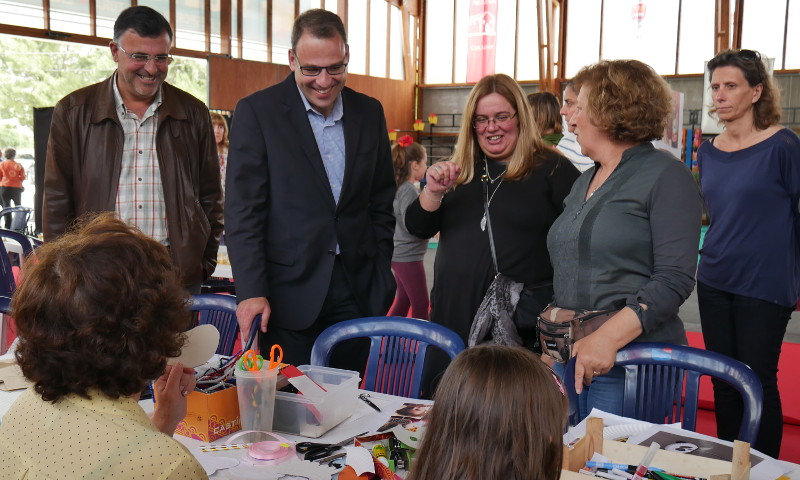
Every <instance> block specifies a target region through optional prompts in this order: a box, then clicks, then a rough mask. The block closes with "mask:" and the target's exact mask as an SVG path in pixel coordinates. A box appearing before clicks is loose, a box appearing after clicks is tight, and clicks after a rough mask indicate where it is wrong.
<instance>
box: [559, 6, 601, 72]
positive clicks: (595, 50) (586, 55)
mask: <svg viewBox="0 0 800 480" xmlns="http://www.w3.org/2000/svg"><path fill="white" fill-rule="evenodd" d="M600 5H601V4H600V2H597V1H595V0H570V2H569V9H568V10H567V45H566V47H567V48H566V50H567V58H566V62H567V65H566V67H567V68H566V70H565V71H566V75H567V78H572V77H574V76H575V74H576V73H578V70H580V69H581V67H584V66H586V65H589V64H591V63H595V62H597V60H598V59H599V55H600V50H599V45H600Z"/></svg>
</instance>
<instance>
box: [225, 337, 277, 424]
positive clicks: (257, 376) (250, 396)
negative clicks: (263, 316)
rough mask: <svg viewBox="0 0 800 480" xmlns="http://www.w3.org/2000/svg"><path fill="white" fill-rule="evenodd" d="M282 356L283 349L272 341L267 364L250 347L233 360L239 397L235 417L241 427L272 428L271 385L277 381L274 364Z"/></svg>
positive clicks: (273, 394) (273, 393) (273, 405)
mask: <svg viewBox="0 0 800 480" xmlns="http://www.w3.org/2000/svg"><path fill="white" fill-rule="evenodd" d="M276 350H277V352H278V355H277V358H276V355H275V352H276ZM282 359H283V349H282V348H281V347H280V345H273V346H272V349H271V350H270V360H269V364H267V365H265V362H264V359H263V358H261V356H260V355H256V354H255V352H253V351H252V350H248V351H247V352H245V353H244V355H243V356H242V358H241V359H239V361H238V362H237V368H236V369H235V370H234V372H235V374H234V375H235V377H236V391H237V396H238V399H239V418H240V419H241V426H242V428H243V429H244V430H256V431H263V432H269V431H271V430H272V419H273V411H274V408H275V387H276V384H277V381H278V368H277V367H278V365H279V364H280V362H281V360H282ZM265 367H266V368H265Z"/></svg>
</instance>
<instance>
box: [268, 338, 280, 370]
mask: <svg viewBox="0 0 800 480" xmlns="http://www.w3.org/2000/svg"><path fill="white" fill-rule="evenodd" d="M275 350H277V351H278V358H277V360H276V359H275ZM281 360H283V348H281V346H280V345H278V344H277V343H276V344H274V345H273V346H272V348H270V349H269V369H270V370H272V369H273V368H275V367H277V366H278V365H279V364H280V363H281Z"/></svg>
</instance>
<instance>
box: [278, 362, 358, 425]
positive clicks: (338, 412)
mask: <svg viewBox="0 0 800 480" xmlns="http://www.w3.org/2000/svg"><path fill="white" fill-rule="evenodd" d="M297 368H298V369H299V370H300V371H301V372H303V373H304V374H306V375H308V377H309V378H311V380H314V381H315V382H317V383H318V384H320V385H322V387H323V388H324V389H325V390H327V393H326V394H324V395H323V396H321V397H319V398H311V397H307V396H304V395H298V394H294V393H286V392H276V393H275V415H274V416H273V420H272V428H273V430H276V431H279V432H285V433H291V434H294V435H301V436H303V437H309V438H317V437H320V436H322V435H324V434H325V432H327V431H328V430H330V429H331V428H333V427H335V426H336V425H338V424H340V423H341V422H342V421H344V420H345V419H346V418H348V417H349V416H350V415H352V414H353V412H354V411H355V409H356V407H357V406H358V385H359V383H360V382H361V378H360V377H359V375H358V372H353V371H350V370H339V369H338V368H328V367H319V366H316V365H300V366H298V367H297Z"/></svg>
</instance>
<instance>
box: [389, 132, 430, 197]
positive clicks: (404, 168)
mask: <svg viewBox="0 0 800 480" xmlns="http://www.w3.org/2000/svg"><path fill="white" fill-rule="evenodd" d="M424 160H425V147H423V146H422V145H420V144H419V143H417V142H412V143H411V145H408V146H405V147H404V146H402V145H399V144H397V143H395V144H394V145H392V163H393V164H394V180H395V182H396V183H397V186H400V185H402V184H403V182H405V181H406V180H408V176H409V174H410V172H411V163H412V162H422V161H424Z"/></svg>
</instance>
